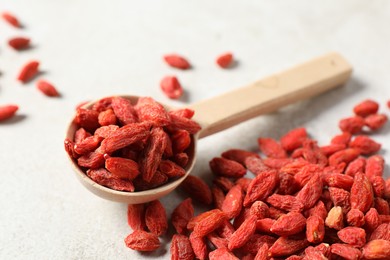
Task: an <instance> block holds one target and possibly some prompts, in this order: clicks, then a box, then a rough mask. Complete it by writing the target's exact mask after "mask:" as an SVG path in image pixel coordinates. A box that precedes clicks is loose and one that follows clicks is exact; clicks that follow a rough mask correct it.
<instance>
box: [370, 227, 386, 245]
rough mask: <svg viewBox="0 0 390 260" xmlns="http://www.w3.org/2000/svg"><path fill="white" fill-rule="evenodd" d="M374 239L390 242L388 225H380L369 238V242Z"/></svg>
mask: <svg viewBox="0 0 390 260" xmlns="http://www.w3.org/2000/svg"><path fill="white" fill-rule="evenodd" d="M375 239H384V240H387V241H390V223H383V224H380V225H379V226H378V227H377V228H376V229H375V230H374V231H373V232H372V233H371V236H370V239H369V241H371V240H375Z"/></svg>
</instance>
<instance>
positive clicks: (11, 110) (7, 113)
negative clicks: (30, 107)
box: [0, 105, 19, 122]
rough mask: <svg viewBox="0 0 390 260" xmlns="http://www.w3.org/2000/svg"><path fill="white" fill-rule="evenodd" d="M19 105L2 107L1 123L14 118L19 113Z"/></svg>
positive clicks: (0, 112)
mask: <svg viewBox="0 0 390 260" xmlns="http://www.w3.org/2000/svg"><path fill="white" fill-rule="evenodd" d="M18 109H19V107H18V106H17V105H2V106H0V122H1V121H4V120H7V119H9V118H11V117H13V116H14V115H15V114H16V111H18Z"/></svg>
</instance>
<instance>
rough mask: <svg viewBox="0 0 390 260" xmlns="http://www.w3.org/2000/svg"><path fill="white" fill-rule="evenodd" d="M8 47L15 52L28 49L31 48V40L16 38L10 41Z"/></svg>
mask: <svg viewBox="0 0 390 260" xmlns="http://www.w3.org/2000/svg"><path fill="white" fill-rule="evenodd" d="M8 45H9V46H11V47H12V48H14V49H15V50H23V49H27V48H28V47H29V46H30V39H29V38H25V37H15V38H12V39H10V40H9V41H8Z"/></svg>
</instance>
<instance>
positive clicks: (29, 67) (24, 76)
mask: <svg viewBox="0 0 390 260" xmlns="http://www.w3.org/2000/svg"><path fill="white" fill-rule="evenodd" d="M38 67H39V62H38V61H30V62H28V63H27V64H25V65H24V66H23V67H22V69H21V70H20V72H19V75H18V77H17V78H18V80H20V81H21V82H22V83H27V82H28V81H30V80H31V79H32V78H33V77H34V76H35V75H37V73H38Z"/></svg>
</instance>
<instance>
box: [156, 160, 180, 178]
mask: <svg viewBox="0 0 390 260" xmlns="http://www.w3.org/2000/svg"><path fill="white" fill-rule="evenodd" d="M158 169H159V170H160V172H161V173H163V174H165V175H167V176H168V177H169V178H174V177H182V176H184V175H185V174H186V172H185V170H184V169H183V168H182V167H180V166H179V165H177V164H176V163H174V162H172V161H170V160H162V161H161V162H160V165H159V166H158Z"/></svg>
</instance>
